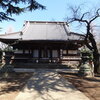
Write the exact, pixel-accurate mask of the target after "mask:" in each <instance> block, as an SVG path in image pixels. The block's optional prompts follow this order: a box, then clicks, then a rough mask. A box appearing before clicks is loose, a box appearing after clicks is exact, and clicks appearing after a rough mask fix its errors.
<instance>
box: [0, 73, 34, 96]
mask: <svg viewBox="0 0 100 100" xmlns="http://www.w3.org/2000/svg"><path fill="white" fill-rule="evenodd" d="M31 76H32V73H31V74H28V73H10V74H9V75H8V77H5V78H3V77H1V78H0V95H2V94H5V93H10V92H15V91H20V90H21V89H22V87H23V86H24V85H25V83H26V82H27V79H29V78H30V77H31Z"/></svg>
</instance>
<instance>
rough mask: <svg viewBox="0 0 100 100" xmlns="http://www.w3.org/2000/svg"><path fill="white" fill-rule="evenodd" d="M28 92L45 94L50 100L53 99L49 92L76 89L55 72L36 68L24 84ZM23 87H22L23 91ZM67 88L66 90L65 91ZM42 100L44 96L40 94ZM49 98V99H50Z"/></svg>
mask: <svg viewBox="0 0 100 100" xmlns="http://www.w3.org/2000/svg"><path fill="white" fill-rule="evenodd" d="M25 87H26V88H27V89H28V90H29V91H30V92H31V91H36V92H37V93H38V94H40V95H47V96H48V97H49V98H51V99H52V100H55V99H54V98H53V97H52V95H50V94H49V93H50V92H53V93H55V92H61V93H65V92H66V93H67V92H68V91H70V92H73V90H74V92H75V91H76V89H75V87H74V86H73V85H72V84H71V83H69V82H68V81H67V80H65V79H64V78H62V77H61V76H60V75H59V74H58V73H57V72H53V71H50V70H46V69H44V70H43V69H40V70H39V69H38V70H37V71H36V72H35V73H34V75H33V77H31V78H30V80H29V81H28V83H27V85H26V86H25ZM24 90H25V88H24V89H23V92H24ZM67 90H68V91H67ZM42 99H43V100H47V99H45V97H43V96H42ZM51 99H50V100H51Z"/></svg>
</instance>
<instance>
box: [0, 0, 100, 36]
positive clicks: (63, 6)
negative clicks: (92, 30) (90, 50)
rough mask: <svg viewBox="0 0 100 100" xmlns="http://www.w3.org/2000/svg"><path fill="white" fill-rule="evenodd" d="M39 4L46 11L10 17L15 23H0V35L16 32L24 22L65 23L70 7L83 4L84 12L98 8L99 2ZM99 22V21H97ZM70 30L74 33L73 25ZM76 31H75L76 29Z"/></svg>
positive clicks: (46, 1)
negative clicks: (90, 8)
mask: <svg viewBox="0 0 100 100" xmlns="http://www.w3.org/2000/svg"><path fill="white" fill-rule="evenodd" d="M37 1H38V2H39V3H41V4H43V5H45V6H46V10H35V11H32V12H25V13H23V14H20V15H18V16H16V15H13V16H12V17H13V18H14V19H15V20H16V21H2V22H0V27H2V30H1V31H0V34H2V33H5V32H11V31H12V32H17V31H20V30H21V29H22V27H23V24H24V22H25V21H66V20H65V18H66V17H67V16H68V15H70V12H69V9H68V8H69V6H70V5H74V6H75V5H80V4H82V5H83V4H84V5H85V7H84V8H83V9H84V10H86V9H88V8H89V7H92V8H93V7H99V4H100V0H37ZM99 21H100V20H99ZM70 30H71V31H74V30H75V28H74V25H72V26H70ZM76 31H77V29H76Z"/></svg>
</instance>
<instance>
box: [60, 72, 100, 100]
mask: <svg viewBox="0 0 100 100" xmlns="http://www.w3.org/2000/svg"><path fill="white" fill-rule="evenodd" d="M59 73H60V75H61V76H62V77H64V78H66V79H67V80H68V81H69V82H71V83H72V84H73V85H74V86H75V87H76V88H77V89H78V90H80V91H81V92H83V93H84V94H85V95H86V96H88V97H89V98H90V100H100V75H95V77H94V78H81V77H79V76H78V75H77V74H72V73H62V72H59Z"/></svg>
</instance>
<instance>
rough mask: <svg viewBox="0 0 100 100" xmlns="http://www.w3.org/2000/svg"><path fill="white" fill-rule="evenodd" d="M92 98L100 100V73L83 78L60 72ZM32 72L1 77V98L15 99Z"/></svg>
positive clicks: (6, 99)
mask: <svg viewBox="0 0 100 100" xmlns="http://www.w3.org/2000/svg"><path fill="white" fill-rule="evenodd" d="M59 74H60V75H61V77H64V78H66V79H68V81H70V82H71V83H72V84H73V85H74V86H75V87H76V88H77V89H78V90H80V91H81V92H83V93H84V94H85V95H86V96H88V97H89V98H90V100H100V75H96V76H95V77H94V78H81V77H79V76H77V74H72V73H62V72H59ZM31 76H32V73H30V74H29V73H13V74H10V75H9V77H7V78H1V77H0V100H14V99H15V97H16V96H17V95H18V93H19V91H20V90H21V89H22V88H23V87H24V85H25V83H26V82H27V80H28V79H29V78H30V77H31Z"/></svg>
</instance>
